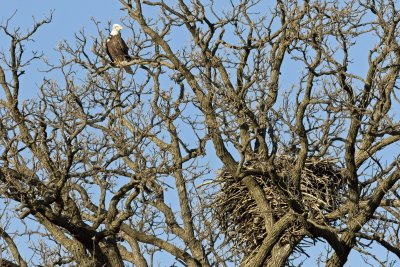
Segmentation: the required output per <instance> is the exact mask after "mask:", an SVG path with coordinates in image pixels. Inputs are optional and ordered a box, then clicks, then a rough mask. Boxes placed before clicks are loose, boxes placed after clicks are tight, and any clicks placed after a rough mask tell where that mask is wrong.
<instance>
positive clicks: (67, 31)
mask: <svg viewBox="0 0 400 267" xmlns="http://www.w3.org/2000/svg"><path fill="white" fill-rule="evenodd" d="M120 8H121V5H120V3H119V2H118V1H117V0H114V1H110V0H107V1H106V0H97V1H95V0H70V1H66V0H56V1H55V0H0V22H1V23H2V24H3V23H4V22H5V21H6V19H7V18H8V17H10V16H11V15H12V14H13V13H14V12H15V11H17V12H16V14H15V16H14V18H13V19H12V21H11V26H12V27H16V26H19V27H21V30H22V31H25V30H26V29H27V28H29V27H30V26H31V25H32V21H33V17H35V19H36V20H40V19H42V18H43V17H45V16H48V15H49V14H50V13H51V11H54V14H53V22H52V23H51V24H48V25H45V26H44V27H42V28H41V29H39V32H38V33H37V34H36V35H35V41H34V42H32V43H30V44H29V46H28V47H26V49H27V50H28V51H29V50H38V51H43V52H44V53H45V55H46V56H47V57H48V58H52V57H55V56H56V52H55V51H54V49H55V47H56V46H57V43H58V42H60V41H62V40H69V41H72V40H74V33H76V32H78V31H79V30H81V29H85V32H86V33H87V34H88V35H94V34H96V31H95V27H94V24H93V22H92V21H91V18H94V19H96V20H98V21H101V22H102V23H103V26H104V27H106V24H107V23H108V22H109V21H111V23H120V21H121V19H122V18H123V17H124V16H125V13H124V11H121V10H120ZM126 34H127V33H126V32H125V33H124V32H123V36H124V37H125V38H127V37H129V36H126ZM8 45H9V40H8V39H2V38H1V39H0V50H4V51H7V50H8ZM361 51H364V52H366V51H368V50H361ZM362 59H364V60H365V55H363V57H362ZM359 66H361V67H362V68H365V67H366V65H364V64H360V65H359ZM285 67H287V68H288V70H290V69H291V66H285ZM292 67H293V66H292ZM40 70H41V65H40V64H38V65H32V67H31V69H30V71H29V74H28V75H26V76H25V77H23V80H22V88H23V90H25V92H22V97H34V95H35V92H37V89H38V84H39V83H40V81H41V79H42V77H43V76H44V74H43V73H42V72H41V71H40ZM363 71H364V70H363ZM0 96H1V93H0ZM321 250H323V247H322V246H320V247H319V248H317V249H315V248H313V249H311V250H310V251H308V252H309V255H310V256H311V258H312V259H313V260H315V258H316V257H317V255H318V254H319V253H320V251H321ZM377 251H379V250H377ZM353 255H354V253H352V254H351V260H350V261H349V263H348V264H347V265H346V266H364V265H365V263H363V262H362V260H361V259H360V258H358V257H353ZM311 263H314V261H312V262H309V264H311ZM304 266H309V265H308V264H307V262H306V264H305V265H304Z"/></svg>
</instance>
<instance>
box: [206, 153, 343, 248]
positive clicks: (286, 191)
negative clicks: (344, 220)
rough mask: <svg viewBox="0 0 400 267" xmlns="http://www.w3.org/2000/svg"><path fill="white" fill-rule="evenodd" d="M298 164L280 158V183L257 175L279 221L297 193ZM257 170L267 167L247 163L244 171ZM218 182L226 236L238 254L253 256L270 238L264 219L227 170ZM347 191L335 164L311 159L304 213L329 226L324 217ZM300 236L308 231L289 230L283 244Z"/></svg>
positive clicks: (217, 202) (304, 182) (217, 205)
mask: <svg viewBox="0 0 400 267" xmlns="http://www.w3.org/2000/svg"><path fill="white" fill-rule="evenodd" d="M295 164H296V158H295V157H292V156H287V155H280V156H278V157H276V159H275V162H274V165H275V169H276V171H277V174H278V176H279V180H280V181H279V183H277V182H276V181H272V179H271V178H269V177H268V175H253V178H254V179H255V181H256V182H257V183H258V184H259V185H260V186H261V187H262V189H263V190H264V192H265V195H266V198H267V201H268V203H269V205H270V208H271V211H272V216H273V218H274V220H275V221H277V220H279V218H281V217H282V216H283V215H285V214H286V213H287V212H288V211H289V207H288V204H287V199H288V198H287V196H288V195H290V194H292V193H293V194H294V192H295V190H294V188H293V187H292V179H291V177H293V175H294V174H293V169H294V166H295ZM263 167H264V168H263ZM254 169H258V170H260V169H261V170H263V169H265V164H263V163H262V162H260V161H257V160H252V161H248V162H246V164H245V167H244V170H254ZM217 182H218V183H219V184H220V187H221V190H220V191H219V193H218V194H216V196H215V199H214V202H213V208H214V212H215V216H216V218H217V219H218V222H219V224H220V225H221V226H222V229H224V231H225V234H226V236H227V237H228V238H229V239H230V240H231V241H233V243H234V247H235V248H236V250H237V251H238V252H239V253H244V254H245V255H249V254H250V253H251V252H254V250H255V249H257V248H258V247H259V246H260V245H261V244H262V241H263V239H264V238H265V236H266V233H267V232H266V230H265V224H264V219H263V217H262V216H261V214H260V211H259V209H258V207H257V205H256V203H255V201H254V199H253V198H252V196H251V194H250V193H249V191H248V190H247V188H246V186H245V185H244V184H243V183H242V182H241V180H239V179H237V178H236V177H235V176H234V175H232V174H230V173H229V172H227V171H226V170H224V169H223V170H222V171H221V172H220V173H219V175H218V177H217ZM282 184H283V185H285V186H284V187H285V188H283V187H282ZM344 188H345V187H344V182H343V179H342V176H341V175H340V168H339V167H338V166H337V165H336V162H335V160H333V159H308V160H307V161H306V163H305V166H304V168H303V170H302V172H301V185H300V191H301V199H302V203H303V206H304V209H305V211H307V212H308V213H309V216H312V217H313V218H314V219H315V220H318V221H320V222H321V223H327V222H326V221H325V218H324V214H326V213H328V212H330V211H332V210H334V209H335V208H337V207H338V206H339V205H340V200H341V199H342V196H343V194H344ZM291 191H292V192H291ZM296 235H297V236H300V235H304V231H302V229H301V226H300V225H298V224H294V225H292V226H291V227H289V228H288V229H287V230H286V231H285V234H284V235H283V237H282V238H281V240H280V242H291V240H293V237H294V236H296Z"/></svg>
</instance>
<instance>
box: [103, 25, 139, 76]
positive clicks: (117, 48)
mask: <svg viewBox="0 0 400 267" xmlns="http://www.w3.org/2000/svg"><path fill="white" fill-rule="evenodd" d="M106 51H107V54H108V56H109V57H110V59H111V61H112V62H113V63H114V64H115V66H117V67H123V68H124V69H125V71H126V72H127V73H130V74H133V71H132V69H131V67H129V66H121V65H123V63H126V62H128V61H130V60H131V57H130V56H129V54H128V46H127V45H126V43H125V41H124V40H123V39H122V37H121V33H119V32H118V34H114V35H111V34H110V36H109V37H108V38H107V41H106Z"/></svg>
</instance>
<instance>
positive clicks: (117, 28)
mask: <svg viewBox="0 0 400 267" xmlns="http://www.w3.org/2000/svg"><path fill="white" fill-rule="evenodd" d="M120 30H122V26H121V25H119V24H114V25H113V27H112V31H111V33H110V35H117V34H118V33H119V31H120Z"/></svg>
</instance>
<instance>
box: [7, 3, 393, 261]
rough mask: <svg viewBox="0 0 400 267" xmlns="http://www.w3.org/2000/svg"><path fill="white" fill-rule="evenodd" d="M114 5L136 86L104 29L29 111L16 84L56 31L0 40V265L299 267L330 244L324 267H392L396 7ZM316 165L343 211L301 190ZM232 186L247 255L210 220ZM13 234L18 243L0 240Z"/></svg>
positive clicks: (52, 69)
mask: <svg viewBox="0 0 400 267" xmlns="http://www.w3.org/2000/svg"><path fill="white" fill-rule="evenodd" d="M119 2H120V4H121V8H122V11H123V12H125V14H126V15H127V17H126V19H125V20H124V21H123V23H124V25H125V28H126V29H125V30H124V32H125V34H126V36H128V35H131V38H130V39H129V40H128V42H127V43H128V46H129V47H130V54H131V55H132V58H133V59H132V61H130V62H129V65H131V67H132V69H133V72H134V74H133V75H130V74H127V73H125V72H124V71H123V69H119V68H115V67H113V66H111V65H110V62H109V60H108V58H107V56H106V52H105V49H104V43H105V39H106V37H107V35H108V31H109V29H110V25H109V24H108V25H106V26H104V24H102V23H100V22H97V21H94V23H95V25H96V26H97V29H98V34H97V35H96V36H92V37H91V36H88V35H86V34H85V32H84V31H83V30H82V31H81V32H79V33H77V34H76V42H74V44H71V43H68V42H62V43H60V45H59V46H58V50H59V55H60V57H59V60H58V61H57V62H58V63H54V62H52V60H48V61H46V63H47V64H48V68H49V70H48V72H47V74H45V75H44V77H43V83H42V84H41V86H40V88H39V90H38V93H37V97H36V98H33V99H30V100H26V101H23V102H21V101H20V98H21V91H24V90H28V89H26V88H21V83H20V78H21V76H22V75H29V73H27V72H26V71H25V68H26V66H27V65H29V64H34V62H36V61H37V60H39V59H42V58H43V56H42V55H41V54H37V53H33V55H32V56H31V57H30V58H27V57H26V55H27V54H29V53H28V51H27V47H28V45H29V42H30V41H31V40H32V39H33V38H34V34H35V32H36V31H37V30H38V29H39V28H41V27H45V26H44V24H46V23H50V22H51V20H52V18H51V17H49V18H46V19H44V20H43V21H40V22H34V25H33V27H32V29H31V30H30V31H28V32H25V33H24V32H21V30H20V29H15V30H12V29H11V28H10V27H9V25H8V24H9V23H8V22H9V21H6V22H5V23H4V24H3V25H1V30H2V32H1V35H2V37H1V38H8V40H9V41H10V46H9V49H3V51H2V52H1V54H0V84H1V87H2V89H3V92H4V97H2V99H1V101H0V113H1V119H0V144H1V146H0V149H1V159H0V160H1V168H0V197H1V199H2V201H3V202H4V203H6V202H7V201H8V203H9V204H8V205H6V206H5V208H4V209H3V211H4V212H3V213H2V214H7V216H2V221H1V225H0V236H1V240H2V242H3V243H2V244H5V246H2V250H1V253H2V254H1V255H2V256H1V259H0V264H4V263H5V264H10V265H12V264H14V265H15V266H27V264H29V263H30V262H29V260H30V259H28V258H26V257H24V255H23V254H22V253H21V249H20V248H19V247H18V245H17V243H16V242H15V240H16V239H18V238H19V236H38V237H40V239H41V240H43V242H37V243H35V244H34V246H31V247H30V249H31V251H32V253H33V254H34V257H33V258H32V259H31V262H32V263H37V264H42V265H46V266H54V265H68V266H73V265H76V266H124V265H125V264H128V265H130V266H132V265H134V266H140V267H144V266H156V265H157V262H160V261H159V259H160V257H164V256H166V255H169V257H170V258H171V259H172V260H171V264H172V263H173V262H174V261H175V262H176V264H182V265H183V266H230V265H241V266H246V267H247V266H285V265H295V264H296V262H297V263H298V261H296V259H295V257H296V256H298V255H299V254H300V256H301V255H302V256H305V255H306V254H305V252H304V249H303V247H302V242H305V241H306V240H309V241H310V240H311V241H313V240H320V241H323V242H326V243H327V244H328V246H329V247H330V249H329V251H328V253H327V255H326V259H322V257H321V258H319V259H315V261H318V260H320V261H322V263H323V264H326V265H327V266H343V265H344V264H345V263H346V262H347V260H348V256H349V254H350V252H352V251H357V252H358V253H360V254H361V255H363V257H365V259H366V261H367V262H368V263H374V262H375V263H378V264H380V265H382V266H389V265H390V264H392V263H391V262H390V260H393V259H396V261H398V259H397V258H398V257H400V240H399V235H398V231H399V221H400V210H399V204H400V199H399V198H400V196H399V193H398V187H399V180H400V169H399V164H400V162H399V152H398V141H399V139H400V123H399V120H400V118H399V115H398V113H397V111H398V110H399V107H400V105H399V100H398V98H397V96H396V93H397V92H398V78H399V71H400V46H399V37H398V36H400V35H399V34H400V31H399V22H400V15H399V14H400V12H399V11H400V5H399V4H397V3H396V2H395V1H389V0H387V1H373V0H358V1H357V0H349V1H319V0H316V1H291V0H277V1H276V2H275V3H270V2H269V1H258V0H240V1H230V2H229V3H226V4H225V5H224V6H221V4H220V3H217V1H212V0H211V1H200V0H192V1H184V0H176V1H173V3H171V2H172V1H152V0H149V1H140V0H135V1H132V0H126V1H124V0H120V1H119ZM155 14H156V15H155ZM127 29H128V30H127ZM178 35H179V36H180V39H179V41H177V40H176V39H177V36H178ZM182 39H185V40H186V41H182ZM366 41H367V42H368V43H367V45H368V46H369V47H368V48H365V46H364V45H362V44H361V43H360V42H366ZM360 51H364V53H362V52H360ZM54 74H56V75H57V76H55V77H60V78H56V79H55V78H50V77H54ZM60 74H61V76H60ZM283 157H286V158H289V159H290V160H289V161H287V162H286V163H287V164H286V163H285V162H284V163H282V158H283ZM216 159H218V160H219V162H220V163H221V164H222V169H223V174H222V175H220V177H219V181H217V180H218V179H217V178H216V177H217V176H218V175H217V174H216V171H217V170H216V168H217V167H216V166H219V165H218V164H212V162H211V163H210V161H214V160H216ZM326 159H329V160H330V162H331V163H330V164H331V167H332V166H333V167H332V168H333V170H334V172H335V173H325V174H324V175H325V176H326V177H328V180H329V179H334V177H340V181H342V184H341V186H340V188H338V190H330V191H327V190H326V189H324V190H325V191H324V192H325V193H326V192H329V194H330V196H329V197H330V198H331V199H333V201H334V202H335V203H336V204H335V205H333V206H330V208H329V209H318V210H317V211H320V212H319V213H318V212H315V207H313V205H312V203H310V202H309V201H307V197H308V196H307V195H306V194H307V192H305V191H304V183H305V179H307V178H306V177H308V176H307V175H305V173H306V171H307V170H309V168H310V167H307V166H309V165H308V164H309V163H310V162H316V161H317V162H322V161H324V160H326ZM332 159H334V162H333V161H332ZM250 165H251V168H249V166H250ZM282 165H288V166H282ZM324 166H325V165H324ZM289 169H290V170H289ZM283 170H285V173H286V174H285V175H286V176H285V177H290V179H286V180H284V179H283V178H282V177H283V176H282V173H283V172H284V171H283ZM287 173H289V174H287ZM228 177H229V179H231V180H232V181H233V182H234V183H236V184H238V185H240V186H242V188H243V190H245V191H243V192H247V193H246V194H247V196H248V198H249V199H251V203H252V204H251V207H250V206H249V207H248V209H250V208H251V209H252V210H253V211H255V212H256V213H257V214H258V215H257V216H258V217H257V219H259V221H257V223H258V225H261V228H262V231H263V234H262V236H261V237H260V238H258V239H257V240H258V241H257V242H259V243H258V244H257V245H256V246H254V249H252V251H250V252H248V251H244V250H240V249H238V247H237V246H236V244H237V243H236V242H237V240H235V239H234V238H235V236H236V237H237V235H235V234H230V233H229V232H228V231H227V230H226V228H224V226H223V225H222V224H221V221H219V220H218V218H216V216H215V211H214V207H215V206H214V201H213V199H214V198H215V197H216V196H217V195H218V194H220V192H219V191H220V187H219V186H218V184H219V183H220V185H221V186H222V187H223V184H224V182H226V181H227V180H225V181H224V179H228ZM260 177H262V179H261V178H260ZM221 179H222V181H221ZM210 185H212V186H210ZM317 187H318V186H317ZM268 188H270V189H273V191H274V193H275V194H277V195H278V196H279V199H280V201H282V207H283V211H284V213H283V214H281V215H279V216H277V215H276V206H277V205H276V202H274V201H273V200H271V195H268V193H267V191H266V190H267V189H268ZM316 190H322V189H321V188H319V189H318V188H317V189H316ZM334 191H337V192H334ZM235 192H238V191H234V193H233V195H231V196H232V199H234V197H235ZM241 192H242V191H241ZM338 192H339V193H338ZM249 203H250V202H249ZM314 206H318V204H317V203H316V204H315V205H314ZM241 211H243V212H247V211H246V210H241ZM228 217H229V214H228ZM28 220H29V221H30V224H27V223H26V222H27V221H28ZM11 221H13V222H14V221H16V222H17V221H18V223H20V224H21V225H25V228H24V231H22V232H18V233H14V232H13V233H10V231H9V230H8V229H11V228H10V227H9V224H7V222H11ZM32 221H33V223H32ZM32 225H33V226H32ZM229 229H230V230H232V229H235V228H234V227H233V228H229ZM293 229H295V230H296V231H293ZM245 230H246V231H248V232H250V233H251V231H252V229H245ZM288 240H289V241H288ZM246 244H247V243H246ZM310 244H311V245H312V244H313V243H312V242H311V243H310V242H309V243H308V245H310ZM376 246H381V247H383V248H384V249H386V250H387V251H388V253H390V255H391V256H390V257H389V258H385V257H384V256H381V255H376V254H374V252H373V251H371V248H374V247H376ZM247 247H248V246H247ZM4 248H5V249H4ZM3 258H4V259H3ZM27 262H28V263H27ZM174 266H176V265H175V264H174Z"/></svg>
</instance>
